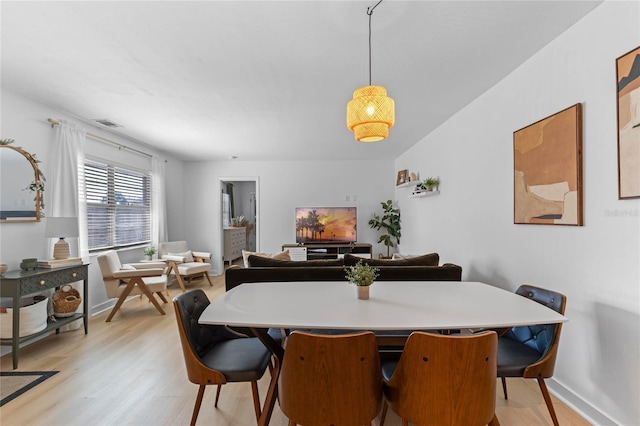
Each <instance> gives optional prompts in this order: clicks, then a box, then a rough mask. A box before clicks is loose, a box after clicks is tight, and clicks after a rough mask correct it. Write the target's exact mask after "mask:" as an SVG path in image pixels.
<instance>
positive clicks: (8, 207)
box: [0, 145, 42, 222]
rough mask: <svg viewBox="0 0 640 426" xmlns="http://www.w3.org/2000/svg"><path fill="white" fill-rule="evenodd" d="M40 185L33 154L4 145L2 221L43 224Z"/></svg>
mask: <svg viewBox="0 0 640 426" xmlns="http://www.w3.org/2000/svg"><path fill="white" fill-rule="evenodd" d="M34 183H35V185H33V184H34ZM39 183H40V178H39V176H38V167H37V165H36V163H35V161H33V158H32V157H31V155H29V153H27V152H26V151H24V150H22V149H21V148H18V147H14V146H9V145H0V222H39V221H40V197H42V194H41V193H40V190H39V187H40V185H39ZM32 188H35V189H32Z"/></svg>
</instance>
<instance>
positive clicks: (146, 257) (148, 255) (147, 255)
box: [144, 254, 153, 260]
mask: <svg viewBox="0 0 640 426" xmlns="http://www.w3.org/2000/svg"><path fill="white" fill-rule="evenodd" d="M144 259H145V260H153V255H152V254H145V255H144Z"/></svg>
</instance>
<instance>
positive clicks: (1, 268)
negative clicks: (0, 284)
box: [0, 263, 9, 275]
mask: <svg viewBox="0 0 640 426" xmlns="http://www.w3.org/2000/svg"><path fill="white" fill-rule="evenodd" d="M8 269H9V265H7V264H5V263H3V264H0V275H2V274H4V273H5V272H7V270H8Z"/></svg>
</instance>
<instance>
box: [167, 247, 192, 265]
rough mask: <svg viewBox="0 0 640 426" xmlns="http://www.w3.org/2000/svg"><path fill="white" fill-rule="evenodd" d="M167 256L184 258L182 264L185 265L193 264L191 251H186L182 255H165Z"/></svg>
mask: <svg viewBox="0 0 640 426" xmlns="http://www.w3.org/2000/svg"><path fill="white" fill-rule="evenodd" d="M167 254H168V255H169V256H180V257H184V262H185V263H189V262H193V253H191V250H187V251H185V252H182V253H167Z"/></svg>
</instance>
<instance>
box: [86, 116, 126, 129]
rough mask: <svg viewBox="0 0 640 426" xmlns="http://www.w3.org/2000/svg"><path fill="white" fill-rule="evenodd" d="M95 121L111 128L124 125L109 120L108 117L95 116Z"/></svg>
mask: <svg viewBox="0 0 640 426" xmlns="http://www.w3.org/2000/svg"><path fill="white" fill-rule="evenodd" d="M93 121H95V122H96V123H99V124H102V125H103V126H105V127H109V128H111V129H113V128H116V127H123V126H122V125H121V124H118V123H115V122H113V121H111V120H109V119H108V118H95V119H94V120H93Z"/></svg>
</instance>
